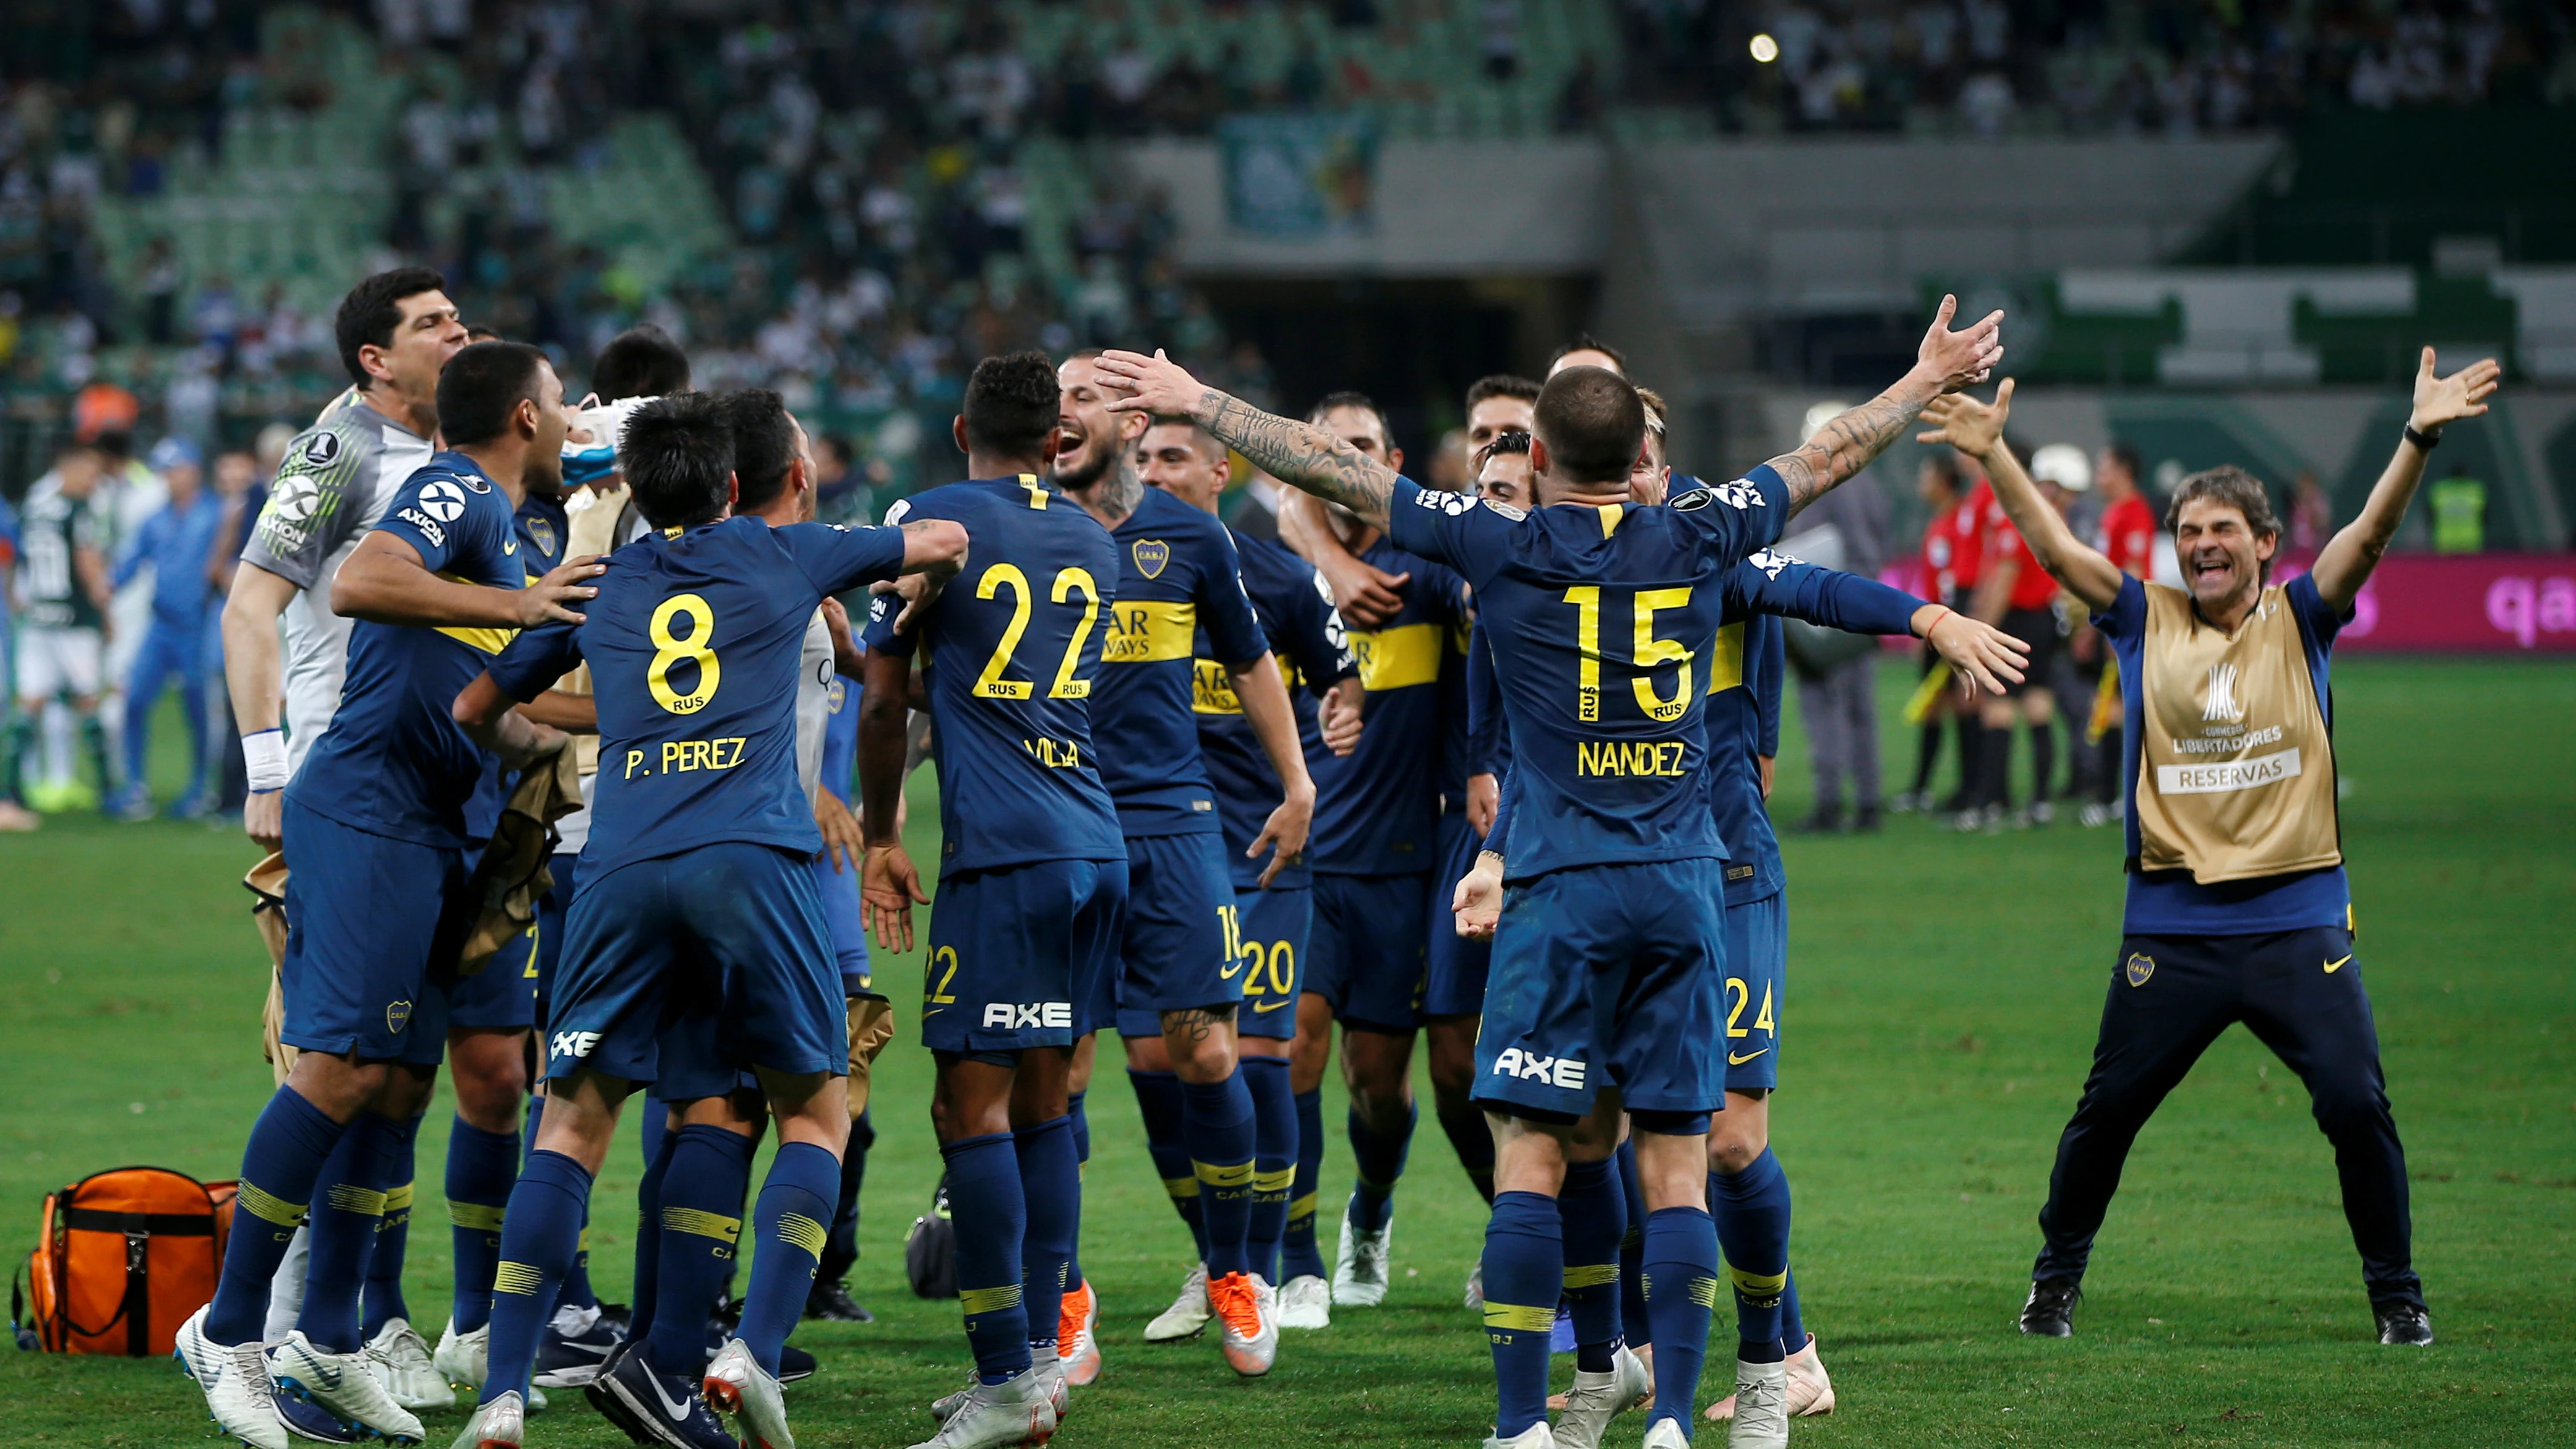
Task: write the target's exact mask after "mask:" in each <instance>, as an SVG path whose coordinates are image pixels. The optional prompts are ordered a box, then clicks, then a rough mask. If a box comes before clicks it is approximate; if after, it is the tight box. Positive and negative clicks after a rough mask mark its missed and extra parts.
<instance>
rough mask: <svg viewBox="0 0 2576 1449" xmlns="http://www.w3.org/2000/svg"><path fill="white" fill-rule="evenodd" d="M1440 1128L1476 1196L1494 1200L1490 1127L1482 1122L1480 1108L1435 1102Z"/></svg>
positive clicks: (1488, 1200) (1483, 1120)
mask: <svg viewBox="0 0 2576 1449" xmlns="http://www.w3.org/2000/svg"><path fill="white" fill-rule="evenodd" d="M1433 1111H1434V1113H1435V1114H1436V1115H1437V1116H1438V1117H1439V1118H1440V1130H1441V1131H1443V1132H1446V1133H1448V1134H1449V1145H1450V1146H1451V1147H1454V1148H1456V1149H1457V1150H1458V1165H1459V1166H1460V1167H1463V1168H1465V1169H1467V1181H1468V1182H1469V1183H1470V1184H1471V1185H1473V1186H1474V1187H1475V1189H1476V1193H1477V1195H1478V1196H1479V1197H1482V1198H1483V1199H1484V1200H1485V1201H1486V1202H1488V1203H1490V1202H1492V1201H1493V1200H1494V1129H1493V1128H1491V1127H1489V1126H1487V1125H1486V1124H1485V1112H1484V1109H1483V1108H1481V1107H1478V1106H1477V1105H1476V1104H1474V1103H1473V1102H1460V1103H1457V1104H1455V1105H1454V1106H1451V1105H1435V1106H1434V1108H1433Z"/></svg>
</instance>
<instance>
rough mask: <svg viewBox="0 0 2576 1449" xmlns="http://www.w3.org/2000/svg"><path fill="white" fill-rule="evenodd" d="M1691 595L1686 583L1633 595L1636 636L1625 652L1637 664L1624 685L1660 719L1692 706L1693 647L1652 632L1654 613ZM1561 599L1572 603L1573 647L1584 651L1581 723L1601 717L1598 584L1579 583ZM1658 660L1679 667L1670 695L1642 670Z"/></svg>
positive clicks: (1579, 676)
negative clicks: (1656, 686)
mask: <svg viewBox="0 0 2576 1449" xmlns="http://www.w3.org/2000/svg"><path fill="white" fill-rule="evenodd" d="M1614 592H1616V591H1615V590H1614ZM1690 600H1691V591H1690V589H1689V588H1688V587H1687V586H1685V587H1682V588H1678V589H1638V590H1636V591H1635V593H1634V594H1633V595H1632V596H1631V604H1630V612H1631V614H1632V615H1633V616H1634V618H1635V621H1636V638H1635V639H1634V640H1633V641H1631V643H1632V646H1633V647H1632V648H1631V650H1630V656H1629V657H1630V658H1631V659H1632V660H1633V661H1634V663H1635V666H1636V669H1635V672H1634V673H1633V674H1632V675H1631V676H1630V678H1629V680H1628V688H1629V690H1630V692H1631V693H1633V694H1635V695H1636V697H1637V708H1639V709H1641V710H1643V711H1645V713H1646V718H1648V719H1651V720H1654V721H1655V722H1657V723H1658V724H1670V723H1672V722H1673V721H1674V720H1677V719H1680V718H1681V717H1682V716H1683V715H1684V714H1685V713H1687V712H1688V711H1689V709H1690V704H1691V651H1690V648H1689V646H1688V645H1685V644H1683V643H1682V642H1681V641H1680V640H1677V639H1659V638H1657V637H1655V615H1656V613H1657V612H1658V611H1660V610H1664V609H1682V608H1688V607H1689V606H1690ZM1565 602H1567V603H1569V604H1572V605H1573V606H1574V609H1575V614H1574V647H1575V650H1576V652H1577V653H1579V654H1581V655H1582V656H1583V660H1582V663H1581V665H1580V666H1578V668H1577V670H1576V674H1575V683H1574V696H1575V699H1574V712H1575V717H1576V718H1577V719H1579V720H1581V721H1582V722H1583V723H1585V724H1597V723H1599V722H1600V719H1601V586H1600V585H1599V584H1581V585H1578V586H1576V587H1574V588H1570V589H1567V590H1566V591H1565ZM1659 664H1679V665H1680V666H1681V676H1680V677H1679V678H1678V679H1676V680H1675V681H1674V682H1673V692H1672V694H1671V695H1670V696H1669V697H1668V696H1665V695H1662V694H1659V693H1657V692H1656V690H1655V681H1654V680H1653V679H1652V678H1651V677H1649V676H1648V674H1647V672H1646V671H1648V670H1650V669H1652V668H1654V667H1655V666H1656V665H1659Z"/></svg>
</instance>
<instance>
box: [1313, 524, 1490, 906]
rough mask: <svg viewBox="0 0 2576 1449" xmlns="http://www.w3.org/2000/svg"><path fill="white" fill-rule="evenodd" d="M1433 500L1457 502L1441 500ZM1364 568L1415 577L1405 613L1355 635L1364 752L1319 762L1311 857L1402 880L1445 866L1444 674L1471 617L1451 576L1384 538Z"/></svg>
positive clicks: (1342, 869) (1335, 869)
mask: <svg viewBox="0 0 2576 1449" xmlns="http://www.w3.org/2000/svg"><path fill="white" fill-rule="evenodd" d="M1433 496H1435V497H1452V498H1454V497H1458V496H1460V495H1457V494H1435V495H1433ZM1359 558H1360V561H1361V562H1362V563H1365V564H1367V565H1369V566H1370V567H1371V568H1374V569H1378V570H1380V571H1381V572H1384V573H1389V574H1411V575H1412V578H1411V579H1409V580H1408V581H1407V582H1406V583H1405V584H1404V585H1403V587H1402V588H1401V589H1400V590H1399V592H1400V593H1401V594H1402V595H1403V596H1404V606H1403V607H1402V608H1400V609H1398V610H1396V612H1395V616H1394V617H1393V618H1391V619H1388V620H1387V621H1386V622H1385V623H1383V624H1380V625H1379V626H1378V627H1376V628H1375V629H1350V630H1348V631H1347V637H1348V638H1349V640H1350V646H1351V659H1352V662H1353V663H1354V664H1355V665H1356V666H1357V667H1358V670H1359V678H1360V688H1361V689H1363V690H1365V691H1367V699H1366V701H1365V702H1364V703H1363V704H1362V706H1361V718H1362V719H1363V720H1365V721H1366V723H1365V724H1364V725H1363V726H1362V728H1361V730H1360V743H1359V748H1358V749H1356V750H1353V751H1352V752H1351V753H1350V754H1348V755H1344V756H1338V757H1328V758H1326V759H1324V760H1322V761H1320V762H1318V763H1316V764H1315V766H1314V767H1313V768H1314V774H1315V828H1314V832H1313V834H1312V835H1311V836H1310V837H1309V840H1310V842H1311V843H1310V844H1309V846H1308V848H1307V849H1308V853H1309V854H1311V855H1312V856H1314V858H1315V868H1316V869H1317V870H1320V871H1328V872H1331V873H1333V874H1336V875H1401V874H1403V873H1405V872H1407V871H1417V870H1436V869H1438V868H1439V866H1440V843H1439V825H1440V783H1441V763H1442V759H1441V751H1442V750H1443V749H1444V748H1445V741H1446V733H1445V732H1446V730H1447V727H1448V720H1447V715H1446V712H1445V709H1444V701H1443V697H1442V694H1441V689H1440V676H1441V670H1442V668H1443V666H1444V665H1445V664H1446V662H1447V657H1448V654H1449V650H1450V645H1449V638H1450V633H1451V631H1453V630H1455V629H1457V628H1458V627H1460V625H1461V624H1462V623H1464V621H1465V619H1466V604H1465V595H1466V589H1465V587H1464V584H1463V581H1462V580H1461V579H1460V577H1459V575H1458V574H1456V573H1454V572H1452V571H1451V570H1449V569H1448V568H1446V567H1444V566H1442V565H1440V564H1437V563H1434V562H1433V561H1431V560H1430V559H1427V558H1422V557H1419V556H1417V555H1414V554H1411V553H1408V552H1406V551H1404V550H1403V549H1401V548H1398V547H1397V546H1396V545H1395V543H1394V542H1393V540H1392V539H1391V538H1390V537H1388V536H1386V535H1383V534H1382V535H1380V536H1379V537H1378V538H1377V539H1376V540H1375V541H1374V542H1372V543H1371V544H1370V545H1369V546H1368V547H1367V548H1365V549H1363V550H1361V551H1360V554H1359Z"/></svg>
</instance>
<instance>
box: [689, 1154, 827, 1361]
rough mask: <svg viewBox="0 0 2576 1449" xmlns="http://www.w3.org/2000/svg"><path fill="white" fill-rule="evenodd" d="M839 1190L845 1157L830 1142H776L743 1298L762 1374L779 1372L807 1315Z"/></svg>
mask: <svg viewBox="0 0 2576 1449" xmlns="http://www.w3.org/2000/svg"><path fill="white" fill-rule="evenodd" d="M668 1186H669V1184H668V1183H667V1182H666V1183H665V1184H664V1187H665V1188H666V1189H667V1188H668ZM840 1194H841V1159H839V1158H837V1157H835V1156H833V1155H832V1149H830V1148H828V1147H825V1146H823V1145H822V1144H820V1143H817V1142H781V1143H779V1144H778V1154H777V1155H776V1156H774V1157H772V1158H770V1160H769V1175H768V1176H767V1177H765V1178H763V1179H761V1183H760V1201H759V1202H757V1203H755V1204H753V1206H752V1210H751V1221H752V1227H753V1230H754V1232H755V1233H757V1235H758V1237H759V1240H760V1241H759V1246H757V1247H755V1248H754V1249H753V1250H752V1254H751V1287H750V1289H749V1291H747V1292H745V1293H744V1294H743V1302H742V1328H741V1336H742V1346H743V1347H745V1348H747V1349H750V1350H751V1361H752V1362H753V1363H756V1364H758V1365H760V1369H761V1372H763V1373H766V1374H771V1375H775V1374H776V1373H777V1372H778V1351H779V1350H780V1349H782V1348H785V1347H786V1346H787V1335H788V1334H789V1333H791V1332H793V1331H794V1330H795V1328H796V1320H797V1319H799V1318H802V1317H804V1316H805V1299H806V1297H807V1295H809V1294H810V1293H811V1292H812V1291H813V1288H814V1274H815V1271H816V1270H817V1269H818V1268H820V1267H821V1266H822V1263H823V1245H824V1244H825V1243H826V1242H828V1241H829V1240H830V1239H831V1236H832V1229H831V1222H832V1201H833V1199H835V1198H837V1197H839V1196H840ZM701 1331H703V1330H701Z"/></svg>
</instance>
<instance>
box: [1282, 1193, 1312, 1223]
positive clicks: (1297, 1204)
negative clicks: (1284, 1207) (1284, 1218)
mask: <svg viewBox="0 0 2576 1449" xmlns="http://www.w3.org/2000/svg"><path fill="white" fill-rule="evenodd" d="M1317 1196H1318V1194H1315V1193H1311V1192H1310V1193H1308V1194H1306V1195H1305V1196H1304V1197H1300V1198H1291V1199H1290V1200H1289V1203H1288V1221H1290V1222H1292V1223H1293V1222H1295V1221H1297V1220H1298V1219H1299V1218H1311V1217H1313V1216H1314V1215H1315V1199H1316V1197H1317Z"/></svg>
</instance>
